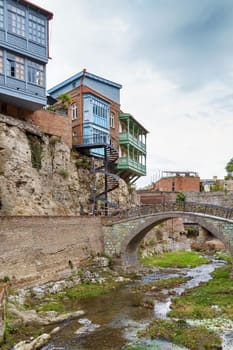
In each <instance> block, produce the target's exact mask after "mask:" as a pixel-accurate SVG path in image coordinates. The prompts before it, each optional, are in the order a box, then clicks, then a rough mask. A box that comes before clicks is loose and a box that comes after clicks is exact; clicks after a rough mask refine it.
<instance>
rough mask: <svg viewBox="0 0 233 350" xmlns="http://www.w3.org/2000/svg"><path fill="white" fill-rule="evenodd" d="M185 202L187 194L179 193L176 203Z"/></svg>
mask: <svg viewBox="0 0 233 350" xmlns="http://www.w3.org/2000/svg"><path fill="white" fill-rule="evenodd" d="M184 201H185V194H184V193H183V192H179V193H177V196H176V202H178V203H180V202H184Z"/></svg>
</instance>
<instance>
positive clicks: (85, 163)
mask: <svg viewBox="0 0 233 350" xmlns="http://www.w3.org/2000/svg"><path fill="white" fill-rule="evenodd" d="M75 165H76V168H77V169H78V168H80V167H81V168H84V169H88V168H89V163H88V160H87V159H85V158H79V159H77V160H76V161H75Z"/></svg>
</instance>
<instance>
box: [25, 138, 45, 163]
mask: <svg viewBox="0 0 233 350" xmlns="http://www.w3.org/2000/svg"><path fill="white" fill-rule="evenodd" d="M28 140H29V145H30V148H31V161H32V166H33V168H36V169H38V170H39V169H41V165H42V157H43V154H42V152H43V149H42V144H41V139H40V138H39V137H38V136H34V135H28Z"/></svg>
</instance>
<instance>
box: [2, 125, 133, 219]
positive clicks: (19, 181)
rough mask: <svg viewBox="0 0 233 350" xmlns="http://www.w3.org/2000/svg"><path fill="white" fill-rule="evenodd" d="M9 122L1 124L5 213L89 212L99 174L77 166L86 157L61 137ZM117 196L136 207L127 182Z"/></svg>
mask: <svg viewBox="0 0 233 350" xmlns="http://www.w3.org/2000/svg"><path fill="white" fill-rule="evenodd" d="M5 119H6V120H4V122H1V121H0V215H80V213H81V214H82V213H88V212H89V211H90V202H89V200H90V196H91V191H92V188H93V183H94V181H95V178H94V177H95V175H94V174H91V173H90V170H89V168H88V167H87V168H84V167H81V166H79V167H77V166H76V162H77V159H78V157H80V156H79V155H78V154H77V153H74V152H73V151H70V149H69V147H68V146H67V145H66V144H65V143H64V142H61V141H60V139H59V138H58V137H55V136H46V135H42V136H41V133H39V132H38V130H37V131H35V132H34V131H33V130H31V128H30V125H29V126H28V128H26V129H27V130H23V128H22V127H19V126H17V125H9V124H10V122H8V120H7V118H5ZM12 119H13V118H11V120H12ZM11 120H10V119H9V121H11ZM19 123H20V122H19ZM24 124H25V122H24ZM82 157H83V156H82ZM87 162H89V163H90V162H91V159H90V158H89V159H87ZM112 198H113V199H114V200H115V201H118V202H119V203H120V205H121V207H123V208H125V207H129V206H131V203H132V197H130V196H129V193H128V188H127V185H126V184H125V183H124V181H123V180H122V181H121V184H120V188H119V189H117V190H115V191H114V193H112Z"/></svg>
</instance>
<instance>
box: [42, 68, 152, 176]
mask: <svg viewBox="0 0 233 350" xmlns="http://www.w3.org/2000/svg"><path fill="white" fill-rule="evenodd" d="M121 88H122V86H121V85H120V84H118V83H115V82H112V81H110V80H107V79H105V78H102V77H99V76H97V75H94V74H92V73H89V72H87V71H86V69H84V70H83V71H82V72H80V73H78V74H76V75H74V76H72V77H71V78H69V79H67V80H65V81H63V82H62V83H60V84H58V85H56V86H55V87H53V88H52V89H50V90H49V91H48V92H49V94H50V97H51V98H53V99H55V100H57V102H56V103H55V104H54V107H55V109H56V108H59V106H60V105H61V98H62V96H63V97H64V95H65V94H68V95H69V96H70V97H71V102H70V107H69V109H70V112H69V114H70V117H71V119H72V134H73V144H74V145H76V146H79V147H81V146H85V145H86V147H88V149H89V150H90V151H89V155H96V156H98V155H99V156H104V151H103V149H102V150H101V148H96V149H95V148H93V147H92V148H91V146H92V145H98V144H99V145H101V144H103V145H106V144H109V145H111V146H112V147H114V148H115V149H116V150H117V151H118V152H119V159H118V161H117V162H116V163H117V165H116V167H115V172H116V173H118V174H119V175H120V176H121V177H122V178H123V179H124V180H125V181H126V182H134V181H135V180H137V179H138V178H139V177H140V176H143V175H146V134H147V130H146V129H145V128H144V127H143V126H142V125H141V124H140V123H139V122H138V121H137V120H136V119H135V118H134V117H133V116H132V115H131V114H129V113H122V111H121V109H120V90H121ZM83 148H84V147H83Z"/></svg>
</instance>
